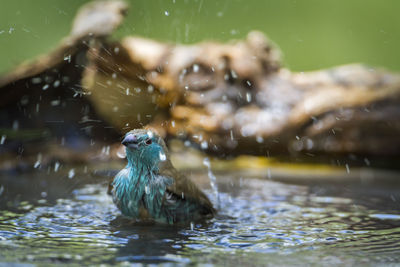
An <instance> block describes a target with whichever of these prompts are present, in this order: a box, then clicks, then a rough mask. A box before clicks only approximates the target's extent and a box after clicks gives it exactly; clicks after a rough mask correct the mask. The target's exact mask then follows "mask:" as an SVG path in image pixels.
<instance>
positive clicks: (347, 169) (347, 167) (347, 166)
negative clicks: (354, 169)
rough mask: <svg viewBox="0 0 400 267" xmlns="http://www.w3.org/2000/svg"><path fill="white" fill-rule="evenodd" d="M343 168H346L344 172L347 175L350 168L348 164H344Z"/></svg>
mask: <svg viewBox="0 0 400 267" xmlns="http://www.w3.org/2000/svg"><path fill="white" fill-rule="evenodd" d="M345 166H346V172H347V173H350V167H349V164H347V163H346V164H345Z"/></svg>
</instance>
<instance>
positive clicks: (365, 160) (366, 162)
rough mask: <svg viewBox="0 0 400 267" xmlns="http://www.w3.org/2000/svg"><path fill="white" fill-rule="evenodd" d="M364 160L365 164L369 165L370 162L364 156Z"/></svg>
mask: <svg viewBox="0 0 400 267" xmlns="http://www.w3.org/2000/svg"><path fill="white" fill-rule="evenodd" d="M364 162H365V165H367V166H370V165H371V162H370V161H369V159H368V158H364Z"/></svg>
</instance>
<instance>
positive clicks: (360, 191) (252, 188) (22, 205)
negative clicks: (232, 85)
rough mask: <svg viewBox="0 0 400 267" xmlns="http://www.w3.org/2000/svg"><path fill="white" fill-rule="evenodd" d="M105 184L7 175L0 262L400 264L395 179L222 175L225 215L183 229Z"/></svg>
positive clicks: (2, 181)
mask: <svg viewBox="0 0 400 267" xmlns="http://www.w3.org/2000/svg"><path fill="white" fill-rule="evenodd" d="M77 170H78V169H77ZM244 177H245V176H244ZM193 178H198V179H201V178H202V176H196V177H193ZM203 178H204V177H203ZM103 182H105V181H104V180H102V179H99V178H91V177H90V176H88V175H86V176H82V175H80V174H79V173H76V175H75V176H74V177H73V178H72V179H70V178H68V172H66V173H65V174H64V175H62V174H60V173H57V176H55V175H54V174H53V175H52V174H46V173H37V174H36V175H29V176H26V177H25V176H18V177H15V176H13V177H11V176H1V177H0V185H1V186H2V188H3V190H2V193H1V195H0V207H1V211H0V262H27V263H28V262H29V263H32V262H33V263H81V262H85V263H86V264H97V263H108V264H115V263H123V262H135V263H138V262H139V263H162V262H166V263H173V264H186V263H216V264H238V263H240V264H241V265H244V264H250V265H256V264H265V263H266V262H268V263H270V264H272V265H273V264H281V265H282V264H283V265H292V264H298V263H299V262H301V263H302V264H307V263H315V262H323V263H326V264H363V265H365V264H370V265H374V264H378V263H400V248H399V246H398V244H399V243H400V218H399V214H398V208H399V204H398V201H396V198H398V197H399V192H400V189H396V188H395V187H393V186H392V188H390V189H380V190H379V188H378V187H373V188H371V187H364V188H362V187H359V186H356V187H354V188H352V187H343V186H338V185H324V184H320V185H307V186H296V185H288V184H281V183H277V182H272V181H270V180H266V179H257V178H250V177H247V178H246V177H245V178H240V177H236V176H235V174H230V173H225V174H224V175H218V179H217V182H218V188H219V190H220V194H219V198H220V205H221V210H220V212H219V214H218V216H217V217H216V218H214V219H213V220H211V221H210V222H209V223H208V224H196V225H192V226H190V225H188V226H180V227H178V226H165V225H158V224H153V225H148V224H146V223H133V222H132V221H130V220H127V219H124V218H123V217H121V216H120V213H119V211H118V210H117V208H116V207H115V206H114V205H113V204H112V200H111V198H110V197H109V196H108V195H106V192H105V191H106V189H105V188H106V185H105V183H103ZM28 184H29V185H30V186H27V185H28ZM43 192H45V193H43ZM210 193H211V192H210ZM209 195H210V197H212V194H209ZM393 199H394V200H393ZM213 201H216V199H215V198H214V199H213ZM282 255H290V257H286V256H282Z"/></svg>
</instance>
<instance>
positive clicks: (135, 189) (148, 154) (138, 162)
mask: <svg viewBox="0 0 400 267" xmlns="http://www.w3.org/2000/svg"><path fill="white" fill-rule="evenodd" d="M122 144H123V145H124V146H125V147H126V157H127V159H128V164H127V165H126V167H125V168H124V169H122V170H121V171H120V172H119V173H118V174H117V175H116V176H115V177H114V179H113V181H112V182H111V183H110V186H109V193H110V194H111V195H112V197H113V201H114V203H115V204H116V205H117V207H118V208H119V209H120V211H121V213H122V214H123V215H125V216H126V217H129V218H133V219H139V220H145V221H147V220H150V221H155V222H161V223H168V224H174V223H184V222H193V221H199V220H204V219H208V218H212V217H213V215H214V214H215V209H214V208H213V206H212V203H211V202H210V200H209V199H208V198H207V196H206V195H205V194H204V193H203V192H202V191H201V190H200V189H199V188H198V187H197V186H196V185H195V184H194V183H193V182H192V181H191V180H189V179H188V178H187V177H185V176H184V175H183V174H181V173H179V172H178V171H177V170H176V169H175V168H174V167H173V166H172V163H171V161H170V158H169V154H168V149H167V147H166V145H165V143H164V141H163V139H162V138H161V137H160V136H158V135H157V134H155V133H154V132H152V131H150V130H144V129H136V130H133V131H130V132H128V133H127V134H126V135H125V137H124V139H123V140H122Z"/></svg>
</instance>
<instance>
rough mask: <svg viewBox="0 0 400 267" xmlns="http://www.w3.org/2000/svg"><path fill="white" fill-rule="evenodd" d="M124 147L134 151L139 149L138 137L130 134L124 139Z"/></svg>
mask: <svg viewBox="0 0 400 267" xmlns="http://www.w3.org/2000/svg"><path fill="white" fill-rule="evenodd" d="M121 143H122V144H123V145H124V146H126V147H128V148H132V149H137V148H138V147H139V141H138V140H137V138H136V136H135V135H133V134H128V135H126V136H125V137H124V140H122V142H121Z"/></svg>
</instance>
